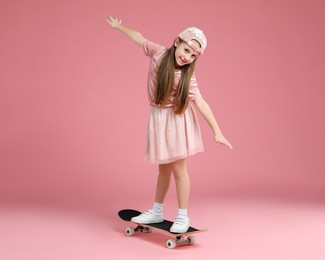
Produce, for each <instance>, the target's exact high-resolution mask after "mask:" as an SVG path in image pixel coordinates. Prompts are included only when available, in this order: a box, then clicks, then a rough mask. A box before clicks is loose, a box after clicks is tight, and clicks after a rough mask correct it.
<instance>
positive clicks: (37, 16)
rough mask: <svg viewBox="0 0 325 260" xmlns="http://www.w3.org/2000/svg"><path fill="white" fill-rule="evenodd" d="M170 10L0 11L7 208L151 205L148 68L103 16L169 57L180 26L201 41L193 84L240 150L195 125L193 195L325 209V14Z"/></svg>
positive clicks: (2, 184)
mask: <svg viewBox="0 0 325 260" xmlns="http://www.w3.org/2000/svg"><path fill="white" fill-rule="evenodd" d="M172 3H173V4H172V10H171V11H170V5H169V4H166V5H161V6H160V7H159V11H158V12H156V11H155V12H152V11H150V10H151V9H150V8H153V6H155V4H154V3H153V2H152V1H145V0H142V1H115V2H113V1H63V0H61V1H40V0H39V1H37V0H33V1H18V0H15V1H3V2H2V3H1V8H0V10H1V15H0V19H1V21H0V26H1V27H0V29H1V31H0V32H1V50H0V52H1V53H0V56H1V61H0V71H1V77H0V86H1V95H0V105H1V109H0V113H1V114H0V119H1V121H0V123H1V128H0V131H1V132H0V155H1V156H0V160H1V166H0V167H1V168H0V171H1V175H0V177H1V181H0V198H1V201H2V202H10V203H14V202H15V203H16V202H23V203H27V202H28V203H41V202H42V203H50V204H51V203H54V204H60V205H61V204H66V203H68V204H69V205H71V206H72V205H75V206H86V207H88V206H91V207H93V206H96V207H97V206H100V207H101V206H103V205H109V203H110V201H112V200H116V199H117V198H121V197H129V196H132V198H131V200H133V199H134V196H135V195H136V197H141V196H146V197H148V196H150V198H151V197H152V195H153V192H154V186H155V185H154V182H155V178H156V167H155V166H153V165H150V164H148V163H147V162H146V161H144V159H143V151H144V144H145V132H146V123H147V116H148V110H149V107H148V104H147V98H146V73H147V67H148V61H149V60H148V58H147V57H145V56H144V55H143V53H142V50H141V49H140V48H138V47H137V46H136V45H134V44H132V43H131V42H129V41H128V40H127V39H126V38H124V36H122V35H120V34H119V33H118V32H117V31H114V30H113V29H111V28H110V27H109V26H108V24H107V23H106V21H105V18H106V17H107V15H109V14H111V15H115V16H117V17H121V18H122V19H123V22H124V24H125V25H128V26H130V27H132V28H136V29H138V30H139V31H140V32H141V33H142V34H143V35H144V36H145V37H147V38H149V39H151V40H153V41H156V42H158V43H161V44H163V45H166V46H170V45H171V44H172V42H173V40H174V38H175V37H176V35H177V33H178V32H179V31H180V30H182V29H183V28H185V27H187V26H192V25H195V26H198V27H201V28H203V29H204V31H205V33H206V36H207V38H208V48H207V50H206V53H205V54H204V55H203V56H202V57H200V59H199V61H198V64H197V69H196V71H197V77H198V82H199V85H200V89H201V92H202V94H203V96H204V97H205V99H206V100H207V101H208V103H209V104H210V106H211V107H212V109H213V111H214V112H215V115H216V118H217V120H218V122H219V124H220V126H221V129H222V130H223V132H224V134H225V136H226V137H227V138H228V139H229V140H230V141H231V142H232V144H233V146H234V150H233V151H229V150H227V149H226V148H224V147H223V146H220V145H216V144H215V143H214V142H213V139H212V136H211V132H210V129H209V128H208V126H207V125H206V123H205V122H204V121H203V120H202V118H201V126H202V131H203V135H204V143H205V148H206V151H205V152H204V153H202V154H199V155H196V156H194V157H192V158H190V159H189V171H190V174H191V178H192V196H198V195H207V196H222V195H227V196H228V195H240V196H243V195H253V196H262V195H266V196H280V197H294V198H311V199H317V200H319V199H324V198H325V189H324V183H325V174H324V172H325V166H324V159H323V157H324V154H325V148H324V147H325V141H324V139H325V134H324V118H325V109H324V102H323V100H324V94H325V90H324V86H325V77H324V75H325V71H324V60H325V55H324V54H325V51H324V46H325V34H324V22H325V18H324V7H325V4H324V2H323V1H288V0H286V1H204V4H203V3H202V4H200V5H199V6H198V5H197V4H194V2H193V1H176V2H175V1H172ZM135 183H137V185H135ZM171 192H173V191H171Z"/></svg>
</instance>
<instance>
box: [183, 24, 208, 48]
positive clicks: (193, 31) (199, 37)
mask: <svg viewBox="0 0 325 260" xmlns="http://www.w3.org/2000/svg"><path fill="white" fill-rule="evenodd" d="M178 37H179V38H180V39H182V40H183V41H185V42H186V43H187V44H188V45H189V46H190V47H191V48H192V49H193V50H195V51H197V52H198V53H200V54H203V52H204V50H205V48H206V47H207V38H206V37H205V35H204V33H203V31H202V30H200V29H199V28H196V27H189V28H187V29H185V30H184V31H182V32H180V34H179V35H178ZM192 40H196V41H198V42H199V43H200V45H201V48H198V47H197V46H196V45H195V44H193V42H192Z"/></svg>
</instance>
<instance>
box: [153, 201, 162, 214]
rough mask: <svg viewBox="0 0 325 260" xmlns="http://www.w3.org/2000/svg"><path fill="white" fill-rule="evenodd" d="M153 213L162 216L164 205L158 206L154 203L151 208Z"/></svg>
mask: <svg viewBox="0 0 325 260" xmlns="http://www.w3.org/2000/svg"><path fill="white" fill-rule="evenodd" d="M152 210H153V212H155V213H156V214H159V215H160V214H162V213H163V210H164V204H160V203H158V202H154V204H153V207H152Z"/></svg>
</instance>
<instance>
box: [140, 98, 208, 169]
mask: <svg viewBox="0 0 325 260" xmlns="http://www.w3.org/2000/svg"><path fill="white" fill-rule="evenodd" d="M203 151H204V147H203V142H202V136H201V130H200V125H199V121H198V118H197V115H196V112H195V109H194V107H193V105H192V104H191V103H190V104H189V105H188V107H187V109H186V110H185V112H184V113H183V114H175V112H174V110H173V108H158V107H151V110H150V114H149V120H148V128H147V142H146V150H145V157H146V159H147V160H148V161H149V162H151V163H155V164H166V163H171V162H174V161H177V160H179V159H183V158H186V157H188V156H190V155H193V154H196V153H199V152H203Z"/></svg>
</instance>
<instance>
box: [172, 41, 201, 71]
mask: <svg viewBox="0 0 325 260" xmlns="http://www.w3.org/2000/svg"><path fill="white" fill-rule="evenodd" d="M193 43H194V44H196V45H198V47H200V44H199V43H198V42H197V41H193ZM175 47H176V50H175V61H176V64H175V65H176V67H182V66H184V65H187V64H190V63H192V62H193V61H194V60H195V59H196V58H197V57H198V56H199V54H198V53H197V52H196V51H194V50H193V49H192V48H191V47H190V46H189V45H188V44H187V43H186V42H183V41H180V40H179V38H177V39H176V41H175Z"/></svg>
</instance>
